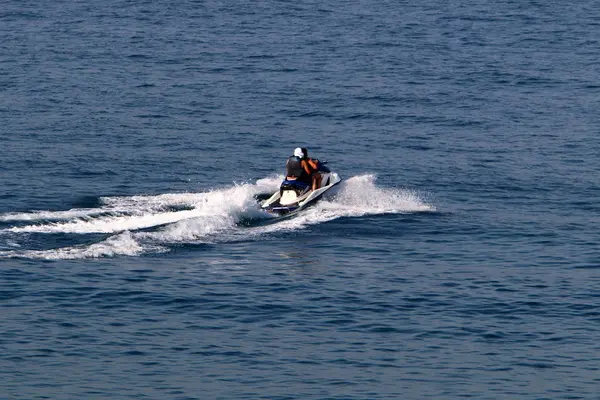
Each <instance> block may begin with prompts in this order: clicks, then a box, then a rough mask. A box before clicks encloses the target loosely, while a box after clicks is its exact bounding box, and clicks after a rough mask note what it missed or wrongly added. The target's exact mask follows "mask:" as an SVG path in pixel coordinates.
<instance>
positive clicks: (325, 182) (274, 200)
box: [261, 163, 342, 216]
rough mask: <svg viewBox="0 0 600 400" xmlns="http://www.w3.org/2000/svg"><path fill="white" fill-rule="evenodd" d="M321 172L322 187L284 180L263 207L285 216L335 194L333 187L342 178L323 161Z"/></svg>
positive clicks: (320, 167)
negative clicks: (312, 186) (314, 188)
mask: <svg viewBox="0 0 600 400" xmlns="http://www.w3.org/2000/svg"><path fill="white" fill-rule="evenodd" d="M319 173H320V174H321V177H322V180H321V187H320V188H318V189H316V190H312V189H311V186H310V185H308V184H306V183H304V182H300V181H297V180H287V179H286V180H284V181H283V182H282V183H281V186H280V187H279V190H278V191H276V192H275V193H273V194H272V195H271V197H269V198H268V199H267V200H265V201H264V202H263V203H262V205H261V208H262V209H263V210H264V211H267V212H268V213H270V214H273V215H276V216H284V215H290V214H295V213H297V212H299V211H301V210H304V209H305V208H307V207H309V206H311V205H313V204H314V203H316V202H317V201H318V200H319V199H320V198H322V197H324V196H328V195H333V193H334V190H333V188H334V187H335V186H336V185H337V184H338V183H340V182H341V181H342V178H340V176H339V175H338V174H337V173H335V172H332V171H331V170H330V169H329V168H327V167H326V166H325V165H324V164H323V163H321V164H320V165H319Z"/></svg>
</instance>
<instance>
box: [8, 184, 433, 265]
mask: <svg viewBox="0 0 600 400" xmlns="http://www.w3.org/2000/svg"><path fill="white" fill-rule="evenodd" d="M282 178H283V177H282V176H276V175H273V176H271V177H267V178H264V179H261V180H259V181H257V182H256V183H255V184H250V183H243V184H235V185H233V186H231V187H227V188H222V189H216V190H212V191H209V192H204V193H177V194H163V195H157V196H131V197H103V198H101V202H102V204H103V206H102V207H99V208H94V209H89V210H84V209H74V210H68V211H63V212H47V213H46V214H45V212H32V213H21V214H20V217H21V219H14V220H18V221H29V220H31V221H35V220H40V221H44V220H46V221H48V220H51V221H55V220H57V219H58V220H61V221H62V220H65V222H41V223H39V224H31V225H26V226H13V227H9V228H6V229H4V230H3V231H0V232H4V233H7V234H9V235H10V234H21V233H45V234H52V233H69V234H91V233H114V235H112V236H110V237H109V238H107V239H105V240H103V241H102V242H99V243H94V244H90V245H83V246H71V247H64V248H59V249H52V250H27V249H23V248H14V247H13V248H12V249H10V250H6V251H0V257H1V258H6V257H26V258H36V259H77V258H96V257H110V256H115V255H128V256H137V255H140V254H144V253H147V252H161V251H168V247H169V245H170V244H175V243H208V242H228V241H232V240H240V239H246V240H247V239H254V238H260V237H261V236H264V235H268V234H271V233H274V232H285V231H291V230H298V229H304V228H306V227H308V226H311V225H314V224H320V223H323V222H327V221H330V220H333V219H336V218H340V217H356V216H362V215H370V214H382V213H413V212H427V211H435V207H434V206H432V205H429V204H427V203H425V202H424V201H423V200H421V198H420V197H419V195H418V194H417V193H416V192H414V191H410V190H405V189H397V188H381V187H378V186H377V185H376V183H375V182H376V177H375V176H374V175H360V176H355V177H351V178H349V179H347V180H345V181H343V182H342V183H341V184H340V185H339V192H338V194H337V196H336V197H335V198H334V199H330V200H322V201H320V202H319V203H317V204H316V205H315V206H314V207H311V208H309V209H307V210H305V211H303V212H301V213H299V214H298V215H297V216H295V217H292V218H289V219H283V220H279V219H273V223H271V224H268V225H264V226H254V227H252V226H251V227H245V226H240V225H239V224H240V221H242V220H256V219H265V218H272V217H271V216H269V215H268V214H267V213H265V212H263V211H262V210H260V208H259V207H258V205H257V204H256V201H255V198H254V196H255V195H256V194H259V193H270V192H273V191H274V190H277V188H278V186H279V184H280V182H281V180H282ZM174 207H179V208H185V209H184V210H181V211H172V210H173V208H174ZM17 215H19V214H4V215H3V216H1V217H2V218H3V220H4V221H9V220H10V219H9V217H11V218H14V217H15V216H17ZM28 216H29V217H31V219H28V218H27V217H28ZM148 228H152V230H150V231H140V230H143V229H148Z"/></svg>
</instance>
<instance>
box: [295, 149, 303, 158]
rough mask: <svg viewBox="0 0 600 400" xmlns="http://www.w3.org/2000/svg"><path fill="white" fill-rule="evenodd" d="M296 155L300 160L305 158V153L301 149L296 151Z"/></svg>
mask: <svg viewBox="0 0 600 400" xmlns="http://www.w3.org/2000/svg"><path fill="white" fill-rule="evenodd" d="M294 155H295V156H296V157H298V158H304V153H303V152H302V149H301V148H300V147H296V150H294Z"/></svg>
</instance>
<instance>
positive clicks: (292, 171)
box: [284, 147, 320, 190]
mask: <svg viewBox="0 0 600 400" xmlns="http://www.w3.org/2000/svg"><path fill="white" fill-rule="evenodd" d="M302 150H303V149H302V148H300V147H297V148H296V149H295V150H294V155H293V156H291V157H290V158H288V160H287V162H286V164H285V169H286V178H285V181H284V184H285V183H286V182H287V183H292V184H295V185H296V186H300V187H309V186H312V189H313V190H315V189H317V188H318V183H319V182H318V181H320V179H318V178H317V175H319V173H318V172H317V168H316V165H317V164H316V163H311V162H310V161H312V160H310V161H309V159H308V158H307V157H306V156H305V153H304V152H303V151H302ZM306 154H307V155H308V151H307V152H306Z"/></svg>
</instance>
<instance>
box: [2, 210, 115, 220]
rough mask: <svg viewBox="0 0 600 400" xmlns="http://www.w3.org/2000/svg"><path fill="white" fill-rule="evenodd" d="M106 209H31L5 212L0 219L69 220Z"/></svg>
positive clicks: (99, 212)
mask: <svg viewBox="0 0 600 400" xmlns="http://www.w3.org/2000/svg"><path fill="white" fill-rule="evenodd" d="M106 212H107V210H102V209H96V208H90V209H77V208H74V209H72V210H67V211H32V212H26V213H6V214H3V215H0V221H41V220H50V221H56V220H70V219H73V218H83V217H93V216H95V215H100V214H103V213H106Z"/></svg>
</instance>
